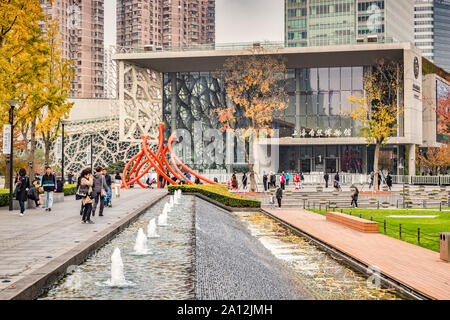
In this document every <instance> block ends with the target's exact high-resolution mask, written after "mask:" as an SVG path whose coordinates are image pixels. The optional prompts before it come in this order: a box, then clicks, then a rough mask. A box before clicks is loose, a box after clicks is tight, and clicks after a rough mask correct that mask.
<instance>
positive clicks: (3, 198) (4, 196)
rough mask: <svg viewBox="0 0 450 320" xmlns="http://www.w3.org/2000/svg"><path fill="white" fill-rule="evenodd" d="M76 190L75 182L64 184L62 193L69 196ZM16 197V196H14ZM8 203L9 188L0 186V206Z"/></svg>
mask: <svg viewBox="0 0 450 320" xmlns="http://www.w3.org/2000/svg"><path fill="white" fill-rule="evenodd" d="M76 192H77V185H76V184H65V185H64V195H65V196H71V195H74V194H75V193H76ZM14 199H16V198H14ZM7 205H9V189H5V188H0V207H3V206H7Z"/></svg>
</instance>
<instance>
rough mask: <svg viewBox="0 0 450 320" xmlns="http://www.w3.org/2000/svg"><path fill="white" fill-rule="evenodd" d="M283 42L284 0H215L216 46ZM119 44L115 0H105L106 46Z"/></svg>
mask: <svg viewBox="0 0 450 320" xmlns="http://www.w3.org/2000/svg"><path fill="white" fill-rule="evenodd" d="M264 40H268V41H283V40H284V0H216V43H219V44H220V43H230V42H252V41H264ZM115 43H116V1H115V0H105V45H106V46H108V45H114V44H115Z"/></svg>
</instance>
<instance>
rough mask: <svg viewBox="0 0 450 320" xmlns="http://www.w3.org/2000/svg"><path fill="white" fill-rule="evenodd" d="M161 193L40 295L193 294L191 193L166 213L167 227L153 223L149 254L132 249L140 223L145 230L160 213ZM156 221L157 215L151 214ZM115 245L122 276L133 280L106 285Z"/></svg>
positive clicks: (150, 296)
mask: <svg viewBox="0 0 450 320" xmlns="http://www.w3.org/2000/svg"><path fill="white" fill-rule="evenodd" d="M168 200H169V198H167V197H166V198H165V199H164V200H162V201H159V202H158V203H157V204H155V205H154V206H153V207H152V208H150V209H149V210H147V212H145V213H144V214H143V215H142V216H141V217H140V218H139V219H138V220H137V221H136V222H135V223H133V224H132V225H131V226H130V227H129V228H127V229H126V230H124V231H123V232H122V233H120V234H119V235H117V236H116V237H115V238H114V239H112V240H111V241H110V242H109V243H108V244H106V245H105V246H104V247H102V248H101V249H99V250H98V251H97V252H95V253H94V254H93V255H91V256H90V257H89V258H88V259H87V260H86V261H85V262H84V263H83V264H81V265H80V266H76V267H75V269H74V271H73V272H71V273H70V274H68V275H67V276H66V277H64V278H63V279H62V280H61V281H60V282H59V283H57V284H56V285H55V286H54V287H53V288H52V289H51V290H49V291H48V292H47V293H46V294H45V295H44V296H42V297H41V298H40V299H51V300H54V299H108V300H109V299H120V300H127V299H194V282H193V279H194V276H193V265H194V259H195V257H194V255H195V250H194V247H193V245H194V238H193V237H194V229H193V223H194V221H193V210H194V203H193V198H192V196H187V195H186V196H184V195H183V196H182V199H181V201H180V205H175V208H174V209H173V210H172V211H171V212H169V213H168V219H167V222H168V226H166V227H159V226H158V227H157V232H158V234H159V235H160V237H159V238H156V239H152V238H149V239H148V249H149V250H150V252H151V254H149V255H136V254H134V245H135V241H136V236H137V233H138V230H139V228H142V229H143V230H144V231H145V232H147V225H148V223H149V221H150V220H151V219H152V218H157V217H158V215H160V214H161V213H162V212H163V208H164V204H165V203H166V202H167V201H168ZM156 220H157V219H156ZM115 247H118V248H120V251H121V254H122V259H123V265H124V274H125V279H126V280H127V281H130V282H131V283H132V285H129V286H124V287H120V288H119V287H110V286H107V285H106V284H105V282H107V281H108V280H109V279H110V277H111V255H112V253H113V251H114V248H115Z"/></svg>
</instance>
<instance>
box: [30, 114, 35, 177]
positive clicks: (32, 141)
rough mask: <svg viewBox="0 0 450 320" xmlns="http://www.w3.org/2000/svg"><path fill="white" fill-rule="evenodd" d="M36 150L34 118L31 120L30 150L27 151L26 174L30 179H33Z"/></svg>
mask: <svg viewBox="0 0 450 320" xmlns="http://www.w3.org/2000/svg"><path fill="white" fill-rule="evenodd" d="M35 151H36V118H34V120H33V122H31V131H30V152H29V153H28V175H29V177H30V180H33V179H34V171H35V169H34V154H35Z"/></svg>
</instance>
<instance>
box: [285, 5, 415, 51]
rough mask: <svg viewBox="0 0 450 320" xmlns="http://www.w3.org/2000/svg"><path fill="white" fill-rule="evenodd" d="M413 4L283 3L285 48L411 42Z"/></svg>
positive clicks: (412, 35) (412, 36)
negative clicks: (286, 46)
mask: <svg viewBox="0 0 450 320" xmlns="http://www.w3.org/2000/svg"><path fill="white" fill-rule="evenodd" d="M413 14H414V0H381V1H367V0H285V40H286V43H287V45H288V46H294V47H295V46H300V47H302V46H323V45H339V44H351V43H357V42H413V39H414V33H413V29H414V24H413V21H414V20H413Z"/></svg>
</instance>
